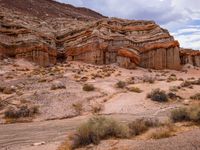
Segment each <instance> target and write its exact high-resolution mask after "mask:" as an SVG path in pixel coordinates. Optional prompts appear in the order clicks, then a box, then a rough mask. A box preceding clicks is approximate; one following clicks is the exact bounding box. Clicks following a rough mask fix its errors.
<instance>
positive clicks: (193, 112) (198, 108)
mask: <svg viewBox="0 0 200 150" xmlns="http://www.w3.org/2000/svg"><path fill="white" fill-rule="evenodd" d="M188 112H189V117H190V121H193V122H196V123H200V105H194V106H192V107H190V108H189V109H188Z"/></svg>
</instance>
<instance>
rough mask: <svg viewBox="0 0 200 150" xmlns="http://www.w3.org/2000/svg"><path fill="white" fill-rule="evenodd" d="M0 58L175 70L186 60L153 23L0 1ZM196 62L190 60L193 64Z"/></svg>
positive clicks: (47, 2)
mask: <svg viewBox="0 0 200 150" xmlns="http://www.w3.org/2000/svg"><path fill="white" fill-rule="evenodd" d="M3 57H15V58H19V57H23V58H26V59H28V60H31V61H34V62H36V63H38V64H39V65H42V66H49V65H51V64H55V63H56V62H57V61H60V60H63V59H67V60H77V61H83V62H87V63H92V64H99V65H103V64H111V63H117V64H119V65H120V66H122V67H125V68H135V67H136V66H141V67H144V68H153V69H180V67H181V64H185V63H186V62H187V61H186V58H185V57H186V54H185V53H184V52H183V51H180V48H179V43H178V41H175V40H174V38H173V37H172V36H171V35H170V34H169V32H168V31H167V30H165V29H162V28H161V27H160V26H159V25H157V24H156V23H155V22H153V21H140V20H137V21H136V20H125V19H117V18H106V17H104V16H102V15H100V14H98V13H96V12H94V11H92V10H89V9H85V8H76V7H73V6H71V5H66V4H61V3H58V2H55V1H52V0H37V1H36V0H0V58H3ZM187 57H188V55H187ZM198 58H199V57H196V53H195V57H194V58H193V56H192V58H191V59H192V61H193V59H195V63H194V61H193V64H194V65H197V66H198V65H199V62H198Z"/></svg>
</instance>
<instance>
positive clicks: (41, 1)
mask: <svg viewBox="0 0 200 150" xmlns="http://www.w3.org/2000/svg"><path fill="white" fill-rule="evenodd" d="M99 18H104V17H103V16H102V15H100V14H98V13H96V12H93V11H92V10H88V9H85V8H75V7H73V6H71V5H65V4H60V3H58V2H55V1H52V0H0V57H1V58H2V57H15V58H20V57H23V58H27V59H28V60H31V61H34V62H36V63H38V64H39V65H42V66H48V65H51V64H55V63H56V61H57V60H56V59H57V57H58V51H60V50H62V47H60V45H59V43H57V39H56V38H57V36H59V35H60V34H64V33H65V32H68V31H71V30H75V29H77V28H81V26H84V25H85V24H87V23H90V22H92V21H94V20H96V19H99Z"/></svg>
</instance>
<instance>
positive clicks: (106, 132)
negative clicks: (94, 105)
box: [73, 117, 129, 148]
mask: <svg viewBox="0 0 200 150" xmlns="http://www.w3.org/2000/svg"><path fill="white" fill-rule="evenodd" d="M109 137H116V138H126V137H129V129H128V127H127V126H126V125H121V124H120V123H118V122H117V121H114V120H112V119H108V118H105V117H93V118H91V119H89V121H88V122H86V123H84V124H82V125H81V126H80V127H79V128H78V130H77V133H76V135H75V137H73V147H74V148H77V147H80V146H84V145H88V144H91V143H93V144H98V143H99V142H100V140H102V139H106V138H109Z"/></svg>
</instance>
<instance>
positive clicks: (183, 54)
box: [180, 49, 200, 67]
mask: <svg viewBox="0 0 200 150" xmlns="http://www.w3.org/2000/svg"><path fill="white" fill-rule="evenodd" d="M180 58H181V64H182V65H184V64H190V65H193V66H197V67H200V51H198V50H192V49H181V51H180Z"/></svg>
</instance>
